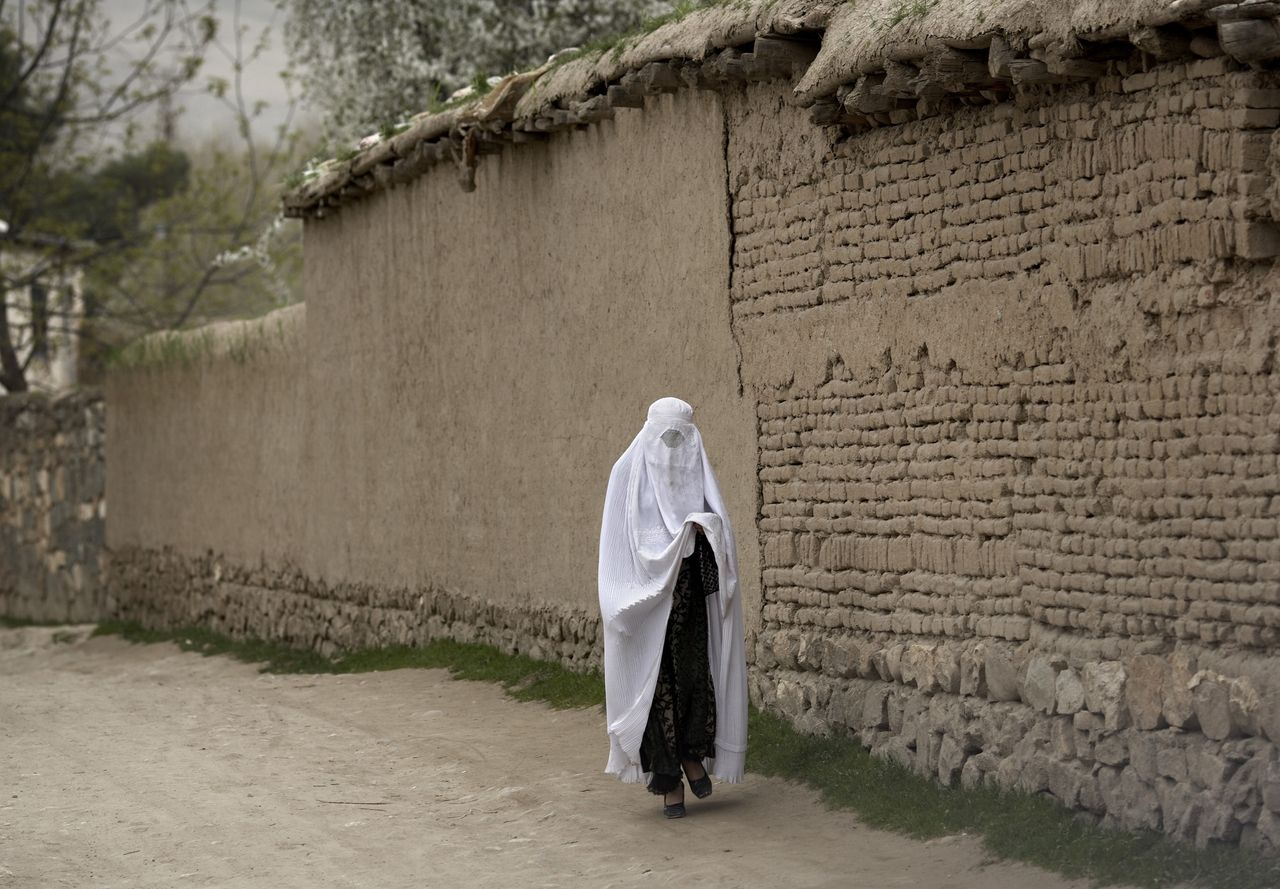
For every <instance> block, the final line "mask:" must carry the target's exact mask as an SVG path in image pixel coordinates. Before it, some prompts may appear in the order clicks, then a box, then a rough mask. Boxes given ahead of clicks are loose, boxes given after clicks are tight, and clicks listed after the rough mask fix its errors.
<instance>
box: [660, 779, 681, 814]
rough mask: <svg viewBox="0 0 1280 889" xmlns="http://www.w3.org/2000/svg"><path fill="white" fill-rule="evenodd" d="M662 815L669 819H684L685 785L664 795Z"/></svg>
mask: <svg viewBox="0 0 1280 889" xmlns="http://www.w3.org/2000/svg"><path fill="white" fill-rule="evenodd" d="M662 814H663V815H666V816H667V817H668V818H683V817H684V783H683V782H682V783H681V784H680V785H679V786H678V787H676V789H675V790H670V791H667V792H666V793H664V794H663V795H662Z"/></svg>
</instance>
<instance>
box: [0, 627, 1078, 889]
mask: <svg viewBox="0 0 1280 889" xmlns="http://www.w3.org/2000/svg"><path fill="white" fill-rule="evenodd" d="M53 636H54V631H52V630H48V629H23V630H0V886H3V887H5V889H8V887H17V889H36V887H62V886H67V887H76V889H90V887H92V889H106V887H120V889H124V887H128V889H138V887H157V889H161V887H163V889H174V887H186V886H218V887H262V889H285V887H305V889H327V887H377V889H398V887H437V886H439V887H503V889H508V887H574V889H600V887H654V886H677V885H686V886H695V887H770V889H772V887H788V889H802V887H837V886H839V887H877V889H879V887H899V886H920V887H947V889H966V887H974V889H978V887H981V889H1014V887H1018V889H1021V887H1035V889H1059V887H1066V886H1074V887H1080V889H1083V886H1084V885H1085V884H1083V883H1072V882H1070V881H1064V880H1061V879H1059V878H1056V877H1053V876H1050V875H1047V874H1045V873H1043V872H1041V871H1037V870H1034V869H1032V868H1027V867H1022V866H1018V865H1013V864H1007V863H995V864H984V863H983V861H984V858H985V855H984V853H983V851H982V850H981V848H980V847H979V845H978V843H977V842H976V841H974V840H973V839H970V838H967V837H952V838H947V839H944V840H939V841H934V842H929V843H921V842H916V841H913V840H908V839H905V838H903V837H900V836H897V835H894V834H888V833H882V832H879V831H874V830H870V829H867V828H865V827H862V826H860V825H859V824H858V822H857V820H856V819H854V818H853V817H852V816H850V815H848V814H843V813H832V812H829V811H827V810H826V809H824V808H823V806H822V805H821V804H820V803H819V802H818V800H817V798H816V796H815V795H814V794H813V793H812V792H810V791H808V790H805V789H802V788H800V787H797V786H794V785H791V784H788V783H786V782H783V781H779V780H775V779H764V778H760V777H758V776H754V775H750V774H749V775H748V776H747V781H746V782H745V783H743V784H741V785H737V786H717V787H716V791H715V794H714V796H712V797H711V798H710V799H709V800H706V801H698V800H692V797H690V799H691V802H690V805H689V808H690V814H689V817H687V818H685V819H684V820H682V821H665V820H664V819H663V818H662V817H661V813H660V809H659V805H658V801H657V800H656V799H655V798H654V797H651V796H650V795H649V794H647V793H645V792H644V790H643V789H642V788H636V787H624V786H622V785H619V784H617V783H616V782H615V781H613V780H612V779H610V778H608V777H607V776H605V775H603V774H601V771H600V770H601V768H602V767H603V765H604V754H605V752H606V745H605V744H604V743H603V740H604V739H603V735H602V731H603V730H602V727H601V726H602V718H603V717H602V716H601V714H600V713H599V712H598V711H596V710H584V711H568V712H565V711H554V710H551V709H549V708H547V707H545V706H542V705H540V704H527V703H517V702H515V701H513V700H511V699H510V698H507V697H505V696H504V695H503V693H502V691H501V690H500V689H498V688H497V687H496V686H492V685H487V684H481V683H472V682H458V681H454V680H452V679H450V678H448V676H447V674H446V673H444V672H441V671H434V670H398V671H394V672H387V673H366V674H359V675H349V676H273V675H264V674H260V673H258V672H257V669H256V668H255V667H253V666H251V665H246V664H241V663H237V662H235V661H233V660H231V659H229V658H225V657H213V658H203V657H200V656H199V655H196V654H189V653H183V652H181V651H179V650H178V649H177V648H176V647H175V646H172V645H167V644H166V645H145V646H144V645H131V644H129V643H126V642H123V641H121V640H118V639H114V638H97V639H92V638H90V639H85V638H80V639H78V640H71V641H67V640H66V638H65V633H64V634H63V635H61V636H59V637H58V638H59V639H60V640H61V641H54V639H53Z"/></svg>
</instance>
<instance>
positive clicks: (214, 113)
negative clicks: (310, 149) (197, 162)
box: [102, 0, 300, 141]
mask: <svg viewBox="0 0 1280 889" xmlns="http://www.w3.org/2000/svg"><path fill="white" fill-rule="evenodd" d="M141 5H142V4H141V3H140V2H139V0H103V3H102V6H103V10H104V12H105V13H106V14H107V16H108V17H109V18H110V19H111V24H112V25H113V30H118V29H120V28H122V27H125V26H126V25H128V24H129V23H130V22H132V21H133V20H134V18H135V17H136V16H137V15H138V10H139V7H140V6H141ZM214 7H215V14H216V15H217V17H218V19H219V20H220V22H221V27H220V29H219V36H220V39H221V40H222V42H223V43H224V44H226V45H227V46H228V48H232V38H233V34H234V23H233V17H234V15H235V10H236V4H235V2H234V0H217V2H216V3H215V4H214ZM240 22H241V24H242V25H246V26H247V27H248V29H249V31H248V33H247V34H246V35H245V39H244V47H245V52H246V53H247V52H248V51H249V49H250V48H251V47H252V46H253V44H254V43H255V42H256V41H257V39H258V37H259V35H261V34H262V32H263V31H264V30H267V29H269V39H270V45H269V46H268V48H267V50H266V51H265V52H264V53H263V54H262V55H261V56H260V57H259V58H258V60H257V61H256V62H254V63H253V64H252V65H251V66H249V68H247V69H246V71H245V73H244V76H243V80H242V89H243V90H244V94H245V101H246V104H247V105H250V106H252V105H253V103H254V102H256V101H259V100H261V101H263V102H266V103H267V107H266V109H265V110H264V111H263V112H262V115H261V116H260V117H259V118H257V120H256V121H255V123H254V132H255V134H256V135H257V136H258V137H259V138H261V139H267V138H270V137H271V136H273V135H274V133H275V128H276V127H277V126H278V125H279V124H281V123H283V121H284V117H285V114H286V112H287V111H288V93H287V92H286V90H285V84H284V81H283V80H282V79H281V78H280V72H281V71H283V70H285V68H287V67H288V64H289V59H288V55H287V54H286V53H285V47H284V22H285V13H284V11H283V10H279V9H277V8H276V4H275V3H274V2H273V0H241V2H240ZM233 74H234V72H233V70H232V67H231V62H230V60H229V59H227V58H226V57H225V56H224V55H223V54H222V53H220V52H219V51H218V50H217V49H211V50H210V52H209V53H208V55H207V56H206V58H205V63H204V66H203V67H202V68H201V69H200V73H199V74H198V75H197V77H196V79H195V81H193V82H192V84H191V85H190V86H189V87H188V88H187V89H186V90H185V91H184V93H183V95H182V96H181V97H180V99H179V103H178V104H180V105H181V106H182V107H183V109H184V110H183V113H182V114H181V115H180V116H179V118H178V125H177V132H178V137H179V138H180V139H182V140H183V141H199V140H202V139H208V138H210V137H211V136H214V135H216V134H218V133H220V132H226V133H227V134H228V135H229V136H233V135H234V132H235V130H234V127H235V119H234V117H233V116H232V114H231V112H230V111H229V110H228V109H227V108H225V107H224V106H223V105H221V104H220V103H219V102H218V101H217V100H215V99H214V98H213V97H211V96H209V95H208V93H207V92H206V89H205V86H206V84H207V83H208V79H209V78H210V77H215V76H216V77H223V78H226V79H227V80H228V81H230V80H231V79H232V77H233ZM151 117H152V120H147V118H146V117H143V118H141V119H140V121H139V123H141V124H142V125H143V126H144V127H148V126H151V127H156V128H157V131H158V115H156V114H155V113H152V114H151ZM299 120H300V117H299V116H297V115H295V119H294V122H295V123H298V122H299Z"/></svg>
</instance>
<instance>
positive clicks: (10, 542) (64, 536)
mask: <svg viewBox="0 0 1280 889" xmlns="http://www.w3.org/2000/svg"><path fill="white" fill-rule="evenodd" d="M105 423H106V411H105V409H104V407H103V403H102V397H101V396H100V395H99V394H97V393H96V392H89V391H86V392H76V393H73V394H70V395H64V396H61V397H58V398H50V397H47V396H45V395H43V394H40V393H23V394H18V395H5V396H3V397H0V617H7V618H16V619H20V620H31V621H38V622H41V623H45V622H57V621H71V622H76V621H91V620H97V619H98V618H100V617H101V616H102V614H103V606H104V600H105V596H104V592H103V582H102V574H103V559H102V537H103V528H104V526H105V521H106V512H107V504H106V492H105V479H106V476H105V470H104V463H103V436H104V431H105V429H104V427H105Z"/></svg>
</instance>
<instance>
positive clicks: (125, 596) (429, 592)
mask: <svg viewBox="0 0 1280 889" xmlns="http://www.w3.org/2000/svg"><path fill="white" fill-rule="evenodd" d="M110 561H111V569H110V601H109V606H108V607H109V608H110V610H111V613H112V614H113V615H115V616H116V617H118V618H120V619H123V620H130V621H136V622H138V623H140V624H142V625H143V626H145V627H148V628H150V629H173V628H177V627H183V626H199V627H204V628H207V629H210V630H214V631H216V632H219V633H224V634H226V635H228V636H231V637H233V638H237V639H245V638H258V639H269V640H273V641H277V642H283V643H285V644H287V645H290V646H293V647H295V648H304V649H311V650H314V651H318V652H320V653H321V654H324V655H326V656H328V655H333V654H336V653H338V652H340V651H350V650H353V649H357V648H366V647H373V646H385V645H423V644H425V643H428V642H431V641H433V640H436V639H452V640H454V641H457V642H475V643H481V644H485V645H492V646H494V647H495V648H497V649H499V650H501V651H503V652H506V653H507V654H522V655H526V656H528V657H532V658H536V659H538V660H546V661H552V662H556V663H560V664H563V665H564V666H567V667H570V668H571V669H575V670H589V669H599V666H600V663H601V651H602V644H603V643H602V641H601V639H602V637H601V635H600V621H599V617H598V616H596V615H593V614H588V613H586V612H585V611H581V610H573V609H569V608H563V607H559V606H551V605H540V604H536V603H530V604H527V605H520V606H516V605H511V604H505V603H497V602H492V601H484V600H480V599H475V598H472V597H469V596H464V595H460V594H457V593H451V592H447V591H444V590H439V589H433V588H427V587H423V588H408V587H402V588H387V587H379V586H374V585H371V584H325V583H321V582H318V581H316V580H313V579H311V578H308V577H306V576H305V575H304V574H302V573H301V572H299V571H296V570H293V569H290V568H268V567H258V568H250V567H246V566H243V565H236V564H232V563H228V562H227V561H225V560H223V559H220V558H219V557H217V556H216V555H214V554H207V555H205V556H202V557H198V558H191V557H187V556H183V555H179V554H177V553H175V552H173V551H170V550H163V551H161V550H150V549H140V548H127V549H119V550H116V551H113V552H112V553H111V554H110Z"/></svg>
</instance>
